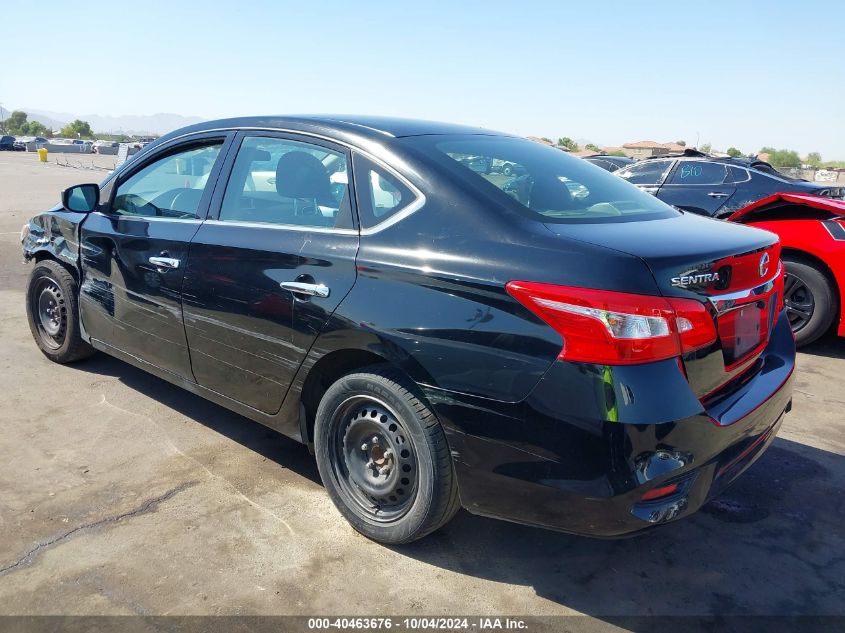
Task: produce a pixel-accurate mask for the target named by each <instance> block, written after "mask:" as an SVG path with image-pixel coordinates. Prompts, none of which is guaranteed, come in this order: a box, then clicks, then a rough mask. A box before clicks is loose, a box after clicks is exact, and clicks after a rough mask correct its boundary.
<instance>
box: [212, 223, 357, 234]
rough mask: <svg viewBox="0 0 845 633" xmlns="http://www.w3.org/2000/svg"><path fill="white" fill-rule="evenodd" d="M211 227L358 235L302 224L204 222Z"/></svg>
mask: <svg viewBox="0 0 845 633" xmlns="http://www.w3.org/2000/svg"><path fill="white" fill-rule="evenodd" d="M204 224H210V225H211V226H240V227H245V228H252V229H287V230H289V231H302V232H306V233H333V234H335V235H358V231H356V230H355V229H336V228H332V227H328V226H304V225H302V224H278V223H274V222H248V221H246V220H206V221H205V222H204Z"/></svg>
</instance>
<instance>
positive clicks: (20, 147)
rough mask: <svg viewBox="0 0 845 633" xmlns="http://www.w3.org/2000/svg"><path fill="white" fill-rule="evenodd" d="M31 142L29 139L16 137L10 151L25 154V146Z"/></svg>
mask: <svg viewBox="0 0 845 633" xmlns="http://www.w3.org/2000/svg"><path fill="white" fill-rule="evenodd" d="M31 140H32V138H31V137H26V136H16V137H15V142H14V144H13V145H12V149H13V150H14V151H16V152H25V151H26V144H27V143H28V142H29V141H31Z"/></svg>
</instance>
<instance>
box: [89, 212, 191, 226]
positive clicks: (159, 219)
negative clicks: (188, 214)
mask: <svg viewBox="0 0 845 633" xmlns="http://www.w3.org/2000/svg"><path fill="white" fill-rule="evenodd" d="M92 213H96V214H97V215H99V216H102V217H104V218H109V219H110V220H114V219H118V220H144V221H145V222H148V221H154V222H183V223H188V224H202V222H203V220H202V218H197V217H194V218H166V217H163V216H160V215H123V214H121V213H103V212H102V211H93V212H92Z"/></svg>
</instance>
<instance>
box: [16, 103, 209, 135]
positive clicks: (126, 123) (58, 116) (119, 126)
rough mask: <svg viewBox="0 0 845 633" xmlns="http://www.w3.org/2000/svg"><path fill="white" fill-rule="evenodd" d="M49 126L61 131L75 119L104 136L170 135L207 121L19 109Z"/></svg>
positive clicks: (162, 115)
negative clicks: (85, 123)
mask: <svg viewBox="0 0 845 633" xmlns="http://www.w3.org/2000/svg"><path fill="white" fill-rule="evenodd" d="M19 109H20V110H23V111H24V112H26V113H27V114H28V115H29V118H30V119H34V120H36V121H39V122H40V123H43V124H44V125H46V126H47V127H52V128H53V129H54V130H58V129H59V128H61V127H63V126H64V125H66V124H68V123H70V122H71V121H73V120H75V119H81V120H83V121H88V123H90V124H91V129H92V130H94V131H95V132H100V133H104V134H166V133H167V132H170V131H172V130H175V129H177V128H180V127H184V126H186V125H191V124H193V123H199V122H201V121H204V119H202V118H201V117H197V116H182V115H181V114H172V113H169V112H162V113H159V114H144V115H132V114H126V115H121V116H101V115H99V114H81V115H77V114H69V113H67V112H50V111H48V110H38V109H36V108H19Z"/></svg>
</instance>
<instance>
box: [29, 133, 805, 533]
mask: <svg viewBox="0 0 845 633" xmlns="http://www.w3.org/2000/svg"><path fill="white" fill-rule="evenodd" d="M482 165H483V166H485V169H481V168H480V166H482ZM493 165H499V166H501V165H510V166H512V169H511V170H510V171H511V174H510V175H507V174H504V173H503V172H502V170H500V169H492V168H490V167H491V166H493ZM513 178H520V179H522V181H521V182H522V183H523V185H524V186H518V187H513V186H508V183H509V182H511V180H512V179H513ZM22 241H23V250H24V256H25V258H26V259H27V260H29V261H32V262H34V266H33V269H32V274H31V276H30V281H29V286H28V291H27V300H26V308H27V314H28V318H29V324H30V328H31V330H32V334H33V336H34V338H35V341H36V343H37V345H38V346H39V347H40V349H41V351H42V352H43V353H44V354H45V355H46V356H47V358H49V359H51V360H53V361H55V362H59V363H68V362H71V361H77V360H80V359H82V358H85V357H86V356H88V355H90V354H92V353H93V352H94V351H95V350H100V351H102V352H105V353H108V354H111V355H113V356H116V357H117V358H120V359H123V360H125V361H126V362H128V363H131V364H133V365H136V366H138V367H141V368H143V369H144V370H146V371H148V372H150V373H152V374H154V375H156V376H159V377H161V378H163V379H165V380H168V381H171V382H173V383H175V384H177V385H180V386H182V387H184V388H185V389H188V390H189V391H192V392H194V393H197V394H200V395H202V396H203V397H205V398H208V399H209V400H212V401H214V402H216V403H218V404H220V405H222V406H225V407H228V408H230V409H232V410H233V411H236V412H239V413H241V414H243V415H244V416H245V417H247V418H250V419H252V420H256V421H258V422H261V423H262V424H265V425H267V426H269V427H272V428H273V429H276V430H277V431H279V432H280V433H283V434H285V435H287V436H290V437H292V438H295V439H297V440H299V441H300V442H303V443H304V444H306V445H308V446H309V447H311V448H312V449H313V450H314V451H315V453H316V457H317V463H318V466H319V470H320V474H321V476H322V479H323V482H324V484H325V486H326V489H327V491H328V493H329V495H330V496H331V498H332V500H333V501H334V503H335V505H336V506H337V508H338V509H339V510H340V512H341V513H343V515H344V516H345V517H346V518H347V519H348V520H349V522H350V523H351V524H352V525H353V526H354V527H355V528H356V529H357V530H359V531H361V532H362V533H363V534H365V535H367V536H369V537H371V538H373V539H376V540H378V541H382V542H385V543H406V542H409V541H412V540H414V539H417V538H420V537H422V536H424V535H425V534H427V533H429V532H431V531H433V530H435V529H437V528H438V527H440V526H441V525H443V524H444V523H446V522H447V521H448V520H449V518H450V517H451V516H452V515H453V514H454V513H455V512H456V511H457V509H458V508H459V507H460V506H463V507H465V508H466V509H468V510H469V511H470V512H473V513H478V514H483V515H489V516H494V517H501V518H505V519H510V520H513V521H519V522H524V523H530V524H534V525H540V526H546V527H551V528H556V529H561V530H566V531H570V532H575V533H581V534H590V535H601V536H617V535H622V534H627V533H631V532H636V531H639V530H642V529H645V528H649V527H651V526H655V525H659V524H662V523H665V522H667V521H671V520H674V519H677V518H680V517H683V516H686V515H689V514H690V513H692V512H694V511H696V510H697V509H698V508H700V507H701V506H702V505H703V504H704V503H705V502H706V501H707V500H708V499H709V498H710V497H712V496H713V495H715V494H717V493H718V492H719V491H720V490H721V489H723V488H724V487H725V486H726V485H727V484H728V483H729V482H731V481H732V480H733V479H734V478H735V477H737V476H738V475H739V474H740V473H741V472H742V471H744V470H745V469H746V468H747V467H748V466H749V465H750V464H751V463H752V462H753V461H754V460H755V459H757V458H758V457H759V456H760V455H761V453H762V452H763V451H764V450H765V449H766V448H767V447H768V446H769V445H770V443H771V442H772V440H773V439H774V437H775V434H776V433H777V430H778V427H779V425H780V424H781V421H782V419H783V416H784V413H785V412H786V411H788V409H789V407H790V403H791V384H792V383H791V377H792V370H793V367H794V355H795V350H794V344H793V340H792V334H791V332H790V329H789V322H788V320H787V317H786V315H785V313H784V312H783V310H782V282H783V274H782V266H781V263H780V256H779V250H780V248H779V245H778V243H777V241H776V238H775V236H773V235H772V234H771V233H767V232H764V231H759V230H756V229H752V228H749V227H745V226H739V225H733V224H727V223H723V222H718V221H715V220H712V219H708V218H702V217H700V216H696V215H691V214H684V213H681V212H679V211H676V210H675V209H673V208H671V207H670V206H668V205H666V204H664V203H662V202H660V201H659V200H657V199H656V198H654V197H653V196H650V195H647V194H645V193H643V192H641V191H639V190H638V189H637V188H636V187H634V186H631V185H630V184H628V183H626V182H625V181H624V180H622V179H620V178H617V177H616V176H614V175H612V174H609V173H608V172H606V171H604V170H603V169H600V168H599V167H596V166H594V165H591V164H589V163H587V162H585V161H582V160H580V159H578V158H574V157H571V156H567V155H566V154H565V153H563V152H561V151H559V150H557V149H554V148H550V147H546V146H543V145H540V144H537V143H534V142H531V141H529V140H526V139H522V138H518V137H514V136H509V135H506V134H499V133H494V132H489V131H485V130H478V129H475V128H468V127H459V126H454V125H448V124H439V123H429V122H420V121H410V120H401V119H386V118H369V117H284V118H275V117H263V118H259V117H255V118H241V119H230V120H222V121H211V122H207V123H202V124H199V125H195V126H192V127H188V128H184V129H181V130H178V131H176V132H172V133H170V134H168V135H167V136H164V137H162V138H161V139H159V140H157V141H156V142H154V143H152V144H150V145H148V146H147V147H145V148H144V149H143V150H142V151H141V152H139V153H138V155H137V156H136V157H135V158H133V160H132V161H129V162H127V163H125V164H123V165H122V166H121V167H119V168H118V169H117V170H116V171H115V172H113V173H112V174H111V175H109V176H108V177H107V178H106V179H105V180H104V181H103V182H102V183H101V184H100V185H99V186H98V185H95V184H86V185H78V186H76V187H72V188H70V189H68V190H67V191H65V192H64V194H63V198H62V204H61V205H58V206H56V207H55V208H54V209H52V210H51V211H48V212H46V213H43V214H41V215H38V216H36V217H34V218H33V219H32V220H31V221H30V222H29V223H28V224H27V225H26V226H25V227H24V229H23V233H22Z"/></svg>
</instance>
